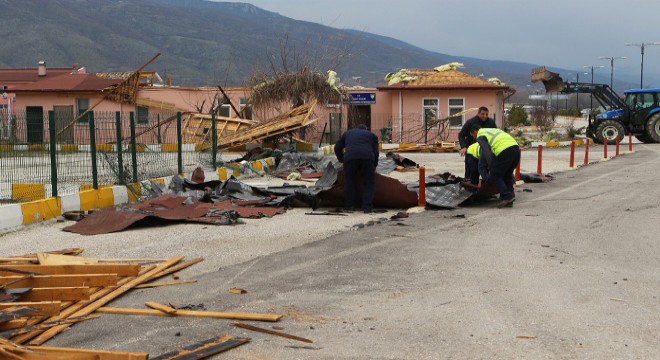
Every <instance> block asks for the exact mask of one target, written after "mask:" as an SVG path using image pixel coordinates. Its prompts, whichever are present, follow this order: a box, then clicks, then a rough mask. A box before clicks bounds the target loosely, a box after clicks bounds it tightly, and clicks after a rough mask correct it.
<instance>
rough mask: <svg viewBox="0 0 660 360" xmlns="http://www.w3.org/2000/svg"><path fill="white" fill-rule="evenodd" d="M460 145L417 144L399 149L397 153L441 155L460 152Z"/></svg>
mask: <svg viewBox="0 0 660 360" xmlns="http://www.w3.org/2000/svg"><path fill="white" fill-rule="evenodd" d="M458 150H460V149H459V148H458V145H457V144H456V143H454V142H444V141H443V142H436V143H435V144H417V145H414V146H403V147H399V148H398V149H396V150H392V151H395V152H421V153H441V152H458Z"/></svg>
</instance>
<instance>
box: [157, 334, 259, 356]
mask: <svg viewBox="0 0 660 360" xmlns="http://www.w3.org/2000/svg"><path fill="white" fill-rule="evenodd" d="M249 341H250V340H249V339H242V338H234V337H233V336H230V335H224V336H218V337H216V338H211V339H208V340H204V341H200V342H198V343H194V344H192V345H190V346H186V347H185V348H183V349H181V350H176V351H172V352H168V353H165V354H163V355H160V356H156V357H153V358H151V360H193V359H204V358H207V357H209V356H213V355H215V354H219V353H221V352H224V351H227V350H229V349H233V348H235V347H237V346H240V345H243V344H245V343H247V342H249Z"/></svg>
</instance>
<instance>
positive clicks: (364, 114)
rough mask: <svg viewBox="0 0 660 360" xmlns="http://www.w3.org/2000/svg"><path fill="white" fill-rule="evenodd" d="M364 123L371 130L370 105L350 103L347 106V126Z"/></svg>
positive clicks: (352, 126)
mask: <svg viewBox="0 0 660 360" xmlns="http://www.w3.org/2000/svg"><path fill="white" fill-rule="evenodd" d="M359 124H364V125H366V126H367V129H369V130H371V105H351V106H349V107H348V127H349V129H352V128H354V127H356V126H358V125H359Z"/></svg>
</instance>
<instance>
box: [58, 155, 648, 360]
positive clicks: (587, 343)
mask: <svg viewBox="0 0 660 360" xmlns="http://www.w3.org/2000/svg"><path fill="white" fill-rule="evenodd" d="M659 169H660V146H650V145H643V146H641V145H640V146H638V147H637V152H636V153H634V154H630V155H626V156H623V157H622V158H618V159H614V160H611V161H607V162H601V163H599V164H597V165H592V166H587V167H584V168H581V169H579V170H576V171H569V172H565V173H560V174H558V175H557V178H556V180H555V181H553V182H551V183H548V184H531V185H528V188H529V189H532V190H533V192H519V193H518V194H517V197H518V201H516V203H515V206H514V208H513V209H503V210H498V209H495V208H494V203H487V204H482V205H479V206H472V207H469V208H463V209H460V210H455V211H427V212H425V213H422V214H417V215H414V216H412V217H411V218H409V219H406V220H404V221H401V222H400V223H397V222H387V223H385V224H380V225H374V226H366V227H364V228H361V229H357V230H354V231H348V232H344V233H341V234H338V235H335V236H332V237H330V238H326V239H322V240H319V241H315V242H311V243H308V244H305V245H302V246H300V247H295V248H291V249H288V250H285V251H282V252H277V253H272V254H269V255H264V256H260V257H257V258H256V259H252V260H250V261H248V262H245V263H241V264H237V265H232V266H230V267H227V268H221V269H218V270H217V271H214V272H211V273H207V274H205V275H202V276H198V277H197V279H198V280H199V283H198V284H196V285H181V286H177V287H168V288H155V289H144V290H134V291H133V292H132V293H131V294H130V295H128V296H125V297H123V298H121V299H119V300H118V301H116V302H113V304H112V306H135V307H142V303H143V302H144V301H160V302H177V303H195V304H196V303H204V304H205V305H206V306H207V307H208V308H210V309H218V310H228V311H256V312H270V311H273V312H277V313H281V314H283V315H285V318H284V319H283V320H282V321H281V322H280V323H278V324H263V323H262V324H255V325H260V326H264V327H271V326H278V327H282V328H284V330H283V331H285V332H288V333H291V334H295V335H299V336H302V337H306V338H310V339H313V340H314V343H313V344H306V343H302V342H296V341H293V340H287V339H281V338H277V337H274V336H271V335H266V334H259V333H254V332H249V331H247V330H241V329H235V328H232V327H231V326H230V325H229V324H228V322H227V321H223V320H210V319H191V318H160V317H158V318H147V317H122V316H119V315H104V316H103V319H99V320H94V321H88V322H84V323H81V324H78V325H76V326H75V329H74V331H69V332H67V333H63V334H61V335H59V336H58V337H57V338H56V339H55V340H54V341H52V342H49V343H48V344H49V345H53V346H60V345H61V346H76V347H99V348H105V349H122V350H135V351H138V350H142V351H144V350H146V351H149V352H151V354H152V355H156V354H159V353H162V352H164V351H166V350H171V349H173V348H176V347H180V346H183V345H185V344H188V343H190V342H193V341H197V340H200V339H203V338H209V337H212V336H216V335H219V334H223V333H230V334H234V335H239V336H248V337H251V338H252V339H253V342H251V343H250V344H248V345H245V346H243V347H241V348H238V349H235V350H231V351H230V352H228V353H226V354H224V355H223V356H222V357H218V358H229V359H518V358H528V359H606V358H607V359H658V358H660V301H659V299H658V297H659V296H660V268H659V266H658V264H660V244H659V242H658V239H659V237H658V232H660V225H658V221H657V219H658V216H660V210H659V208H658V206H659V202H658V194H659V193H660V191H659V190H657V189H658V180H657V177H658V174H660V170H659ZM463 216H464V217H463ZM209 256H213V255H212V254H209ZM233 286H237V287H241V288H245V289H247V290H248V293H247V294H245V295H234V294H229V293H228V292H227V289H228V288H229V287H233ZM177 333H179V334H180V335H179V336H177ZM301 347H302V348H301Z"/></svg>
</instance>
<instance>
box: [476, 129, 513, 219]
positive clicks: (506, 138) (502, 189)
mask: <svg viewBox="0 0 660 360" xmlns="http://www.w3.org/2000/svg"><path fill="white" fill-rule="evenodd" d="M476 139H477V143H478V144H479V146H480V148H481V151H480V156H479V173H480V174H481V177H482V178H483V180H484V182H490V183H491V184H493V186H494V187H495V188H496V189H497V191H498V192H499V193H500V199H502V201H500V203H499V204H498V205H497V207H498V208H505V207H512V206H513V202H514V201H515V200H516V198H515V196H516V195H515V193H514V189H513V185H514V184H515V183H516V180H515V177H514V175H513V172H514V171H515V170H516V167H517V166H518V163H519V162H520V148H519V147H518V142H517V141H516V139H514V138H513V136H511V135H509V134H508V133H507V132H505V131H503V130H500V129H486V128H481V129H479V130H478V131H477V137H476Z"/></svg>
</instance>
